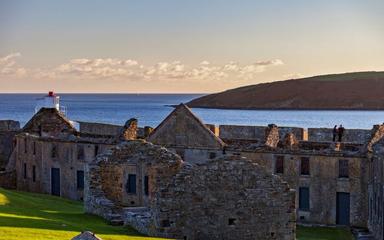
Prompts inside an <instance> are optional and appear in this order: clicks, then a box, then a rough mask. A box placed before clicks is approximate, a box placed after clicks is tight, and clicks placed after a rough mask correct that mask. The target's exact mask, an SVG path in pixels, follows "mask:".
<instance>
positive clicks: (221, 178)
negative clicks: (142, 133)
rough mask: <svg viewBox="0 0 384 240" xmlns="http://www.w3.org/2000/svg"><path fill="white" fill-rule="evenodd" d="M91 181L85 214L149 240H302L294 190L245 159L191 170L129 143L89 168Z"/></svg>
mask: <svg viewBox="0 0 384 240" xmlns="http://www.w3.org/2000/svg"><path fill="white" fill-rule="evenodd" d="M86 178H87V179H86V188H85V196H86V197H85V202H84V205H85V210H86V212H88V213H93V214H96V215H99V216H102V217H104V218H106V219H108V220H110V221H111V222H112V223H119V221H121V222H124V223H125V224H127V225H130V226H132V227H134V228H135V229H137V230H138V231H139V232H141V233H145V234H147V235H150V236H159V237H170V238H178V239H283V240H291V239H292V240H293V239H295V225H296V222H295V204H294V201H295V192H294V191H293V190H291V189H290V188H289V186H288V184H287V183H286V182H284V181H283V180H282V179H281V178H280V177H278V176H275V175H271V174H269V173H267V172H266V171H265V169H264V168H263V167H261V166H259V165H258V164H255V163H252V162H251V161H249V160H247V159H244V158H241V157H239V156H223V157H221V158H217V159H214V160H210V161H206V162H205V163H201V164H191V163H187V162H184V161H183V160H182V159H181V158H180V156H179V155H177V154H175V153H172V152H170V151H168V150H167V149H165V148H162V147H160V146H157V145H153V144H151V143H147V142H145V141H129V142H125V143H122V144H120V145H118V146H116V147H115V148H113V149H112V150H111V151H109V152H108V153H106V154H102V155H99V156H98V157H97V160H95V161H94V162H92V163H90V164H88V165H87V169H86ZM133 206H134V207H133Z"/></svg>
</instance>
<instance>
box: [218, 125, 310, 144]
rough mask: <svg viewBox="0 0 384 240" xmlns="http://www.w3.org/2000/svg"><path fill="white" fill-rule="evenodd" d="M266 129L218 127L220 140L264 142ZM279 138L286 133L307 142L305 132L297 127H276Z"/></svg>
mask: <svg viewBox="0 0 384 240" xmlns="http://www.w3.org/2000/svg"><path fill="white" fill-rule="evenodd" d="M267 128H268V127H264V126H239V125H220V126H219V137H220V138H222V139H241V140H259V141H261V140H264V139H265V138H266V136H265V132H266V130H267ZM278 128H279V137H280V139H283V138H284V137H285V135H287V134H288V133H293V134H294V135H295V137H296V138H297V140H307V138H306V131H305V129H304V128H299V127H278Z"/></svg>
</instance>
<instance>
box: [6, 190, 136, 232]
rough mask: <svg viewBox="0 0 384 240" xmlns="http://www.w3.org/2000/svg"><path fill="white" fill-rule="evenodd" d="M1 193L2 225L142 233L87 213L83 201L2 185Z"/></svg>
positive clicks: (76, 230)
mask: <svg viewBox="0 0 384 240" xmlns="http://www.w3.org/2000/svg"><path fill="white" fill-rule="evenodd" d="M0 196H1V197H2V199H3V200H4V201H3V204H0V226H1V227H17V228H34V229H47V230H58V231H75V232H81V231H85V230H88V231H93V232H96V233H97V234H105V235H120V234H121V235H129V236H137V237H139V236H143V235H141V234H139V233H138V232H137V231H135V230H133V229H132V228H129V227H122V226H118V227H116V226H111V225H108V224H107V223H106V221H105V220H104V219H102V218H100V217H98V216H94V215H90V214H84V212H83V203H82V202H77V201H71V200H67V199H62V198H59V197H54V196H50V195H44V194H35V193H26V192H18V191H10V190H5V189H2V188H0Z"/></svg>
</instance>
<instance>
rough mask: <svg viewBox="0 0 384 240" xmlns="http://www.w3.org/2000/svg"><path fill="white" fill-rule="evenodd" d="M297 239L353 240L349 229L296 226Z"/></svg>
mask: <svg viewBox="0 0 384 240" xmlns="http://www.w3.org/2000/svg"><path fill="white" fill-rule="evenodd" d="M296 238H297V239H298V240H315V239H316V240H353V239H354V237H353V235H352V234H351V232H350V231H349V229H344V228H327V227H302V226H297V236H296Z"/></svg>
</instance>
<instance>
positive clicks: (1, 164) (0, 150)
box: [0, 131, 18, 171]
mask: <svg viewBox="0 0 384 240" xmlns="http://www.w3.org/2000/svg"><path fill="white" fill-rule="evenodd" d="M17 133H18V131H0V171H2V170H4V169H5V167H6V166H7V164H8V160H9V157H10V156H11V153H12V151H13V147H14V137H15V135H16V134H17Z"/></svg>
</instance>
